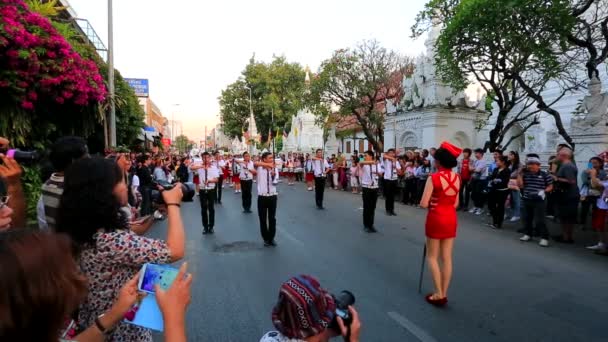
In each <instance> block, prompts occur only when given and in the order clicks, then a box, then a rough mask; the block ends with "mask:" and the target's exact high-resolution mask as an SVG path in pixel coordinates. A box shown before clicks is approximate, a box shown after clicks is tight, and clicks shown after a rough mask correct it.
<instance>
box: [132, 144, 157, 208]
mask: <svg viewBox="0 0 608 342" xmlns="http://www.w3.org/2000/svg"><path fill="white" fill-rule="evenodd" d="M137 164H138V165H137V173H136V174H137V177H138V178H139V192H140V193H141V197H142V198H141V210H140V214H141V215H142V216H146V215H150V214H151V213H152V188H153V187H154V184H153V180H152V173H151V172H150V164H151V160H150V156H149V155H147V154H142V155H141V156H139V158H138V159H137Z"/></svg>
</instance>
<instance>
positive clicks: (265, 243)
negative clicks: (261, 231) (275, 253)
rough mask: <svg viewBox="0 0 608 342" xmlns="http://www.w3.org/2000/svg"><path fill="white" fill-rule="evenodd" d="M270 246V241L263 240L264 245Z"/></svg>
mask: <svg viewBox="0 0 608 342" xmlns="http://www.w3.org/2000/svg"><path fill="white" fill-rule="evenodd" d="M270 246H272V245H271V244H270V242H268V241H264V247H270Z"/></svg>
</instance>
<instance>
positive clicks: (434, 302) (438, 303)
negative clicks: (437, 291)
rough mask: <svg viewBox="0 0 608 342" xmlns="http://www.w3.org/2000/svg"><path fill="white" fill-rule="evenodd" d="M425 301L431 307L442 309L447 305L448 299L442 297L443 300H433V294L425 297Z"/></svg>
mask: <svg viewBox="0 0 608 342" xmlns="http://www.w3.org/2000/svg"><path fill="white" fill-rule="evenodd" d="M425 299H426V301H427V302H428V303H429V304H432V305H434V306H437V307H443V306H445V305H446V304H447V303H448V297H443V298H439V299H433V294H432V293H430V294H428V295H426V297H425Z"/></svg>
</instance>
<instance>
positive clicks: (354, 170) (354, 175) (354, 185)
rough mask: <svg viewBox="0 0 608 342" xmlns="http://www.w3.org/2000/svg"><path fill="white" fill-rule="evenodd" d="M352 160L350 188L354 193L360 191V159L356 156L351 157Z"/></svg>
mask: <svg viewBox="0 0 608 342" xmlns="http://www.w3.org/2000/svg"><path fill="white" fill-rule="evenodd" d="M351 159H352V162H351V165H350V188H351V192H352V193H353V194H358V193H359V173H358V170H359V168H358V167H357V166H358V165H359V159H358V158H357V157H356V156H352V157H351Z"/></svg>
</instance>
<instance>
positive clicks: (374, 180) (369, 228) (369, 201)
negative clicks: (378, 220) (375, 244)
mask: <svg viewBox="0 0 608 342" xmlns="http://www.w3.org/2000/svg"><path fill="white" fill-rule="evenodd" d="M358 168H359V169H358V171H357V173H358V174H359V177H360V181H361V188H362V190H363V191H362V193H363V227H364V228H363V230H364V231H365V232H366V233H375V232H377V230H376V227H374V213H375V212H376V202H378V181H379V178H380V176H381V175H382V166H381V164H380V163H379V162H377V161H376V158H375V157H374V152H373V151H371V150H369V151H366V152H365V159H364V160H363V161H361V162H359V165H358Z"/></svg>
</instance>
